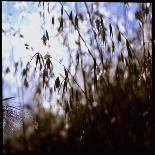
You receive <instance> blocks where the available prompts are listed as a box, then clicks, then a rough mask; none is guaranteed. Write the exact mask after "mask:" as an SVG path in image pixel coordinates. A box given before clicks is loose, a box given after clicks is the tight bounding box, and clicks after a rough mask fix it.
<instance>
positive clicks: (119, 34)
mask: <svg viewBox="0 0 155 155" xmlns="http://www.w3.org/2000/svg"><path fill="white" fill-rule="evenodd" d="M117 39H118V43H119V42H121V33H120V31H119V33H118V38H117Z"/></svg>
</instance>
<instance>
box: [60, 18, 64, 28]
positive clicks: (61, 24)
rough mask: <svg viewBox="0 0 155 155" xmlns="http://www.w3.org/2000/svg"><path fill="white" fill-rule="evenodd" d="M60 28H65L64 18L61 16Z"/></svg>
mask: <svg viewBox="0 0 155 155" xmlns="http://www.w3.org/2000/svg"><path fill="white" fill-rule="evenodd" d="M60 29H62V30H63V18H61V20H60Z"/></svg>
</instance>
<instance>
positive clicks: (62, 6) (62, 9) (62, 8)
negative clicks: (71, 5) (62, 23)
mask: <svg viewBox="0 0 155 155" xmlns="http://www.w3.org/2000/svg"><path fill="white" fill-rule="evenodd" d="M62 15H63V6H62V7H61V16H62Z"/></svg>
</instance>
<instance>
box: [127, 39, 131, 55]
mask: <svg viewBox="0 0 155 155" xmlns="http://www.w3.org/2000/svg"><path fill="white" fill-rule="evenodd" d="M126 48H127V50H128V55H129V58H132V53H131V50H130V47H129V42H128V40H127V39H126Z"/></svg>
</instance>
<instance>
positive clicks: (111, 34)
mask: <svg viewBox="0 0 155 155" xmlns="http://www.w3.org/2000/svg"><path fill="white" fill-rule="evenodd" d="M109 29H110V36H112V37H113V32H112V26H111V24H110V25H109Z"/></svg>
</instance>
